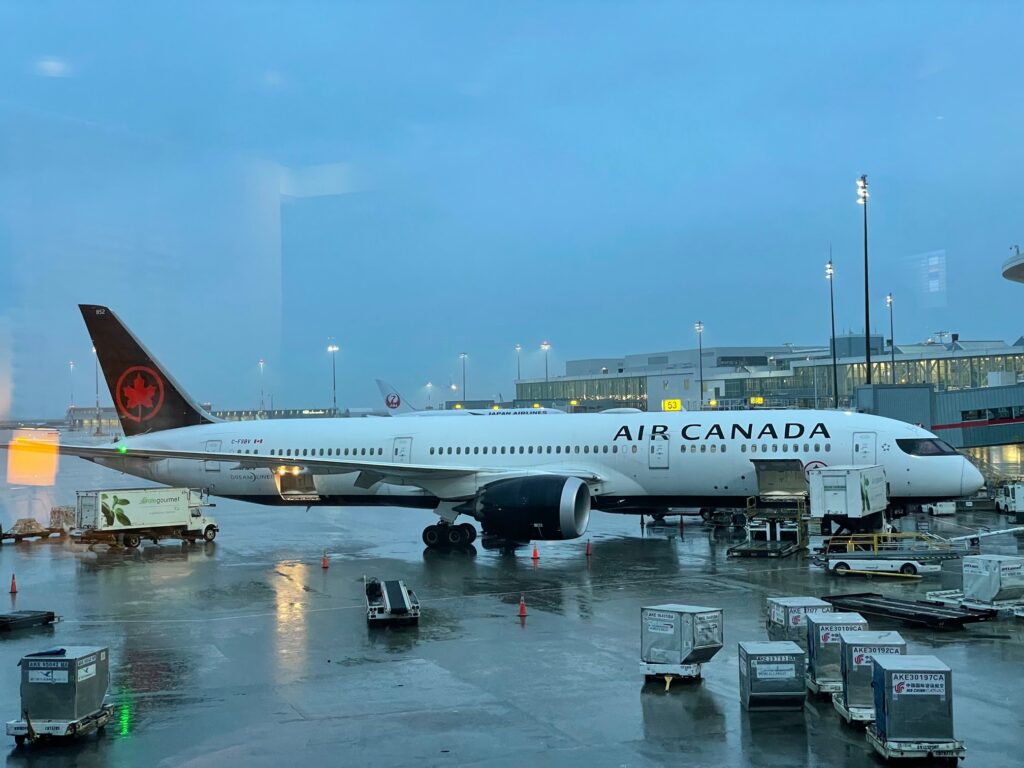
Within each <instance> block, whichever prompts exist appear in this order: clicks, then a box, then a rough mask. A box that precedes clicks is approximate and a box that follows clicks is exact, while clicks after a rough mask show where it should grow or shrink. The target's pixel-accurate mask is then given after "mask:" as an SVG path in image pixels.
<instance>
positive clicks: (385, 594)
mask: <svg viewBox="0 0 1024 768" xmlns="http://www.w3.org/2000/svg"><path fill="white" fill-rule="evenodd" d="M363 584H364V590H365V593H366V621H367V623H369V624H370V625H371V626H377V625H387V624H416V623H418V622H419V620H420V601H419V600H418V599H417V597H416V593H415V592H413V591H412V590H411V589H409V588H408V587H407V586H406V585H405V582H403V581H400V580H389V581H381V580H380V579H375V578H370V579H367V578H366V577H365V576H364V577H363Z"/></svg>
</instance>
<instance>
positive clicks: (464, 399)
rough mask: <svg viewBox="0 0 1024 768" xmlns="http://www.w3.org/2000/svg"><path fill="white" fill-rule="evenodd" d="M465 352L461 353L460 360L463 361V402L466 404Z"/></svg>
mask: <svg viewBox="0 0 1024 768" xmlns="http://www.w3.org/2000/svg"><path fill="white" fill-rule="evenodd" d="M467 357H469V355H467V354H466V353H465V352H459V359H460V360H461V361H462V402H466V358H467Z"/></svg>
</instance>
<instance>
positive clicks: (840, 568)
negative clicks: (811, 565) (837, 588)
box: [832, 563, 850, 576]
mask: <svg viewBox="0 0 1024 768" xmlns="http://www.w3.org/2000/svg"><path fill="white" fill-rule="evenodd" d="M832 572H833V573H834V574H835V575H836V576H845V575H846V574H848V573H849V572H850V565H849V563H836V567H835V568H833V569H832Z"/></svg>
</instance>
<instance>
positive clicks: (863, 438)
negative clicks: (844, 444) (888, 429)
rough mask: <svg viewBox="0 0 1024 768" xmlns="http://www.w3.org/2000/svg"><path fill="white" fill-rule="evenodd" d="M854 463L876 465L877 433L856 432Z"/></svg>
mask: <svg viewBox="0 0 1024 768" xmlns="http://www.w3.org/2000/svg"><path fill="white" fill-rule="evenodd" d="M853 463H854V464H874V463H875V433H874V432H854V433H853Z"/></svg>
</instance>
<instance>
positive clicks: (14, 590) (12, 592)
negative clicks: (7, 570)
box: [11, 573, 18, 595]
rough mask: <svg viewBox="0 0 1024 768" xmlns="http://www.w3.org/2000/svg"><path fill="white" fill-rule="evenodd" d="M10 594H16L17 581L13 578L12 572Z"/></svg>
mask: <svg viewBox="0 0 1024 768" xmlns="http://www.w3.org/2000/svg"><path fill="white" fill-rule="evenodd" d="M11 594H12V595H16V594H18V582H17V581H16V580H15V579H14V574H13V573H12V574H11Z"/></svg>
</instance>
